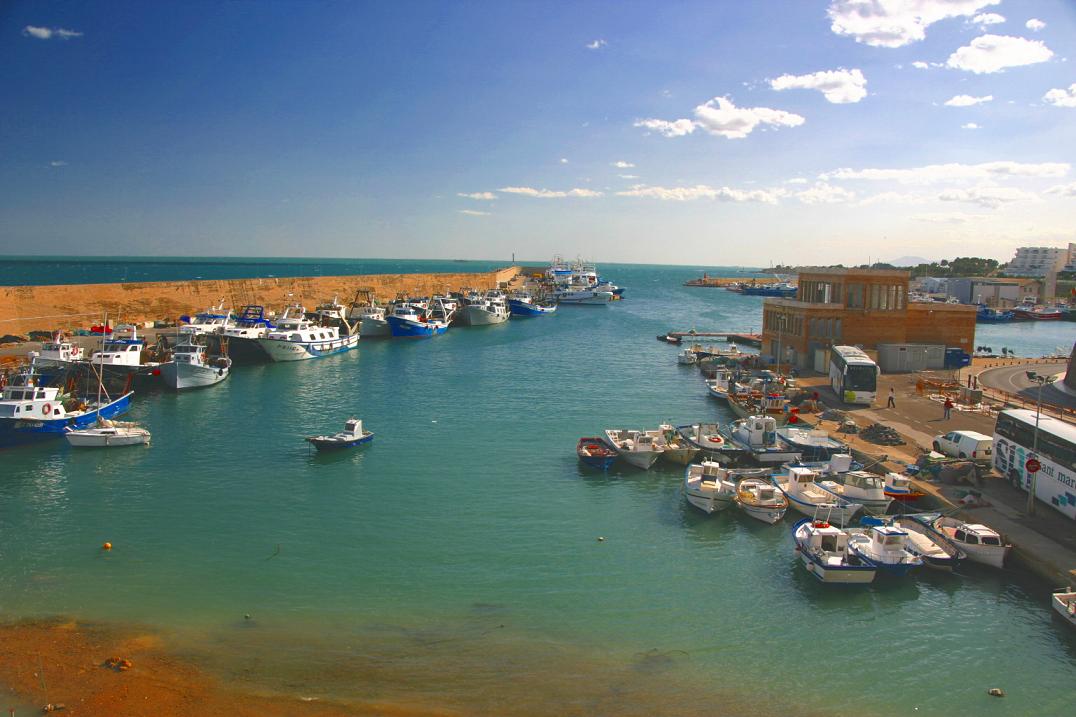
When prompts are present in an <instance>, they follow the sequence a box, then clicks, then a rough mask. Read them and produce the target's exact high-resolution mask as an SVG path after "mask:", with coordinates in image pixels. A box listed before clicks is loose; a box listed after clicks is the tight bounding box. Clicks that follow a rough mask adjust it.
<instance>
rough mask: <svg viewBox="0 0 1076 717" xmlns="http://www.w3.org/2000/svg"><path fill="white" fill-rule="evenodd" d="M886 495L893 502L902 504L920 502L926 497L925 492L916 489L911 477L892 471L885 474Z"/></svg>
mask: <svg viewBox="0 0 1076 717" xmlns="http://www.w3.org/2000/svg"><path fill="white" fill-rule="evenodd" d="M885 494H886V496H887V497H889V498H892V499H893V500H899V501H902V502H906V501H912V500H919V499H920V498H922V497H923V496H924V495H926V493H924V492H923V491H921V490H916V489H915V486H913V485H912V479H911V477H910V476H906V475H901V474H900V473H893V472H892V471H890V472H889V473H886V474H885Z"/></svg>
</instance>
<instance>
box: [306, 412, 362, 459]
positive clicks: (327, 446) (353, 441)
mask: <svg viewBox="0 0 1076 717" xmlns="http://www.w3.org/2000/svg"><path fill="white" fill-rule="evenodd" d="M373 439H374V434H373V433H372V432H371V431H367V430H364V429H363V427H362V421H361V420H359V419H358V418H349V419H347V421H346V422H345V423H344V430H342V431H340V432H339V433H334V434H333V435H331V436H310V437H308V438H307V439H306V440H307V441H309V442H310V443H313V444H314V447H315V448H317V449H318V450H319V451H332V450H339V449H341V448H354V447H355V446H360V445H362V444H363V443H369V442H370V441H372V440H373Z"/></svg>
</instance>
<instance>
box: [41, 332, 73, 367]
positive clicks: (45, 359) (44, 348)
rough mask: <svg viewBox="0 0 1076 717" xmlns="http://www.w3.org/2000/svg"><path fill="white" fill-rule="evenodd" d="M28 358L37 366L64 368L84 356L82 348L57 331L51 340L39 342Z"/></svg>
mask: <svg viewBox="0 0 1076 717" xmlns="http://www.w3.org/2000/svg"><path fill="white" fill-rule="evenodd" d="M29 358H30V360H31V361H33V362H34V364H35V365H36V366H37V367H38V368H64V367H66V366H70V365H71V364H73V363H75V362H76V361H82V360H83V359H84V358H85V353H84V351H83V348H82V347H81V346H79V345H78V344H76V343H74V342H72V341H71V340H70V339H68V338H67V337H65V336H64V333H63V331H57V332H56V334H55V335H54V336H53V337H52V341H47V342H45V343H43V344H41V348H40V349H39V350H38V351H31V352H30V353H29Z"/></svg>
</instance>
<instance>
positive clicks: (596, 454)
mask: <svg viewBox="0 0 1076 717" xmlns="http://www.w3.org/2000/svg"><path fill="white" fill-rule="evenodd" d="M575 453H576V455H577V456H579V460H580V461H582V462H583V464H584V465H588V466H590V467H591V468H597V469H599V470H603V471H604V470H609V467H610V466H612V465H613V463H614V462H615V461H616V457H617V453H616V451H614V450H613V449H612V448H610V447H609V444H608V443H606V442H605V441H603V440H602V439H601V438H598V437H597V436H584V437H583V438H580V439H579V443H577V444H576V446H575Z"/></svg>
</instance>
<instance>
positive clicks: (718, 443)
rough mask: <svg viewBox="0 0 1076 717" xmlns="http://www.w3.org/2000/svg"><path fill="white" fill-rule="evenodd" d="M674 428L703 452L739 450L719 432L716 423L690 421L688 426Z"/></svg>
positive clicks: (733, 451)
mask: <svg viewBox="0 0 1076 717" xmlns="http://www.w3.org/2000/svg"><path fill="white" fill-rule="evenodd" d="M676 430H677V432H678V433H679V434H680V435H681V436H682V437H683V438H684V439H685V440H687V442H688V443H690V444H691V445H693V446H695V447H696V448H698V449H699V450H700V451H703V452H705V453H708V454H713V453H720V454H722V455H728V454H729V453H730V452H731V453H734V454H738V453H740V452H741V451H740V450H739V449H737V448H733V447H732V445H731V444H730V443H729V441H728V440H727V439H726V438H725V436H724V434H723V433H722V432H721V426H719V425H718V424H716V423H692V424H691V425H689V426H677V428H676Z"/></svg>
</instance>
